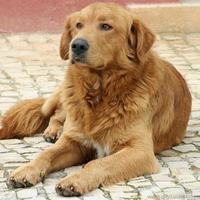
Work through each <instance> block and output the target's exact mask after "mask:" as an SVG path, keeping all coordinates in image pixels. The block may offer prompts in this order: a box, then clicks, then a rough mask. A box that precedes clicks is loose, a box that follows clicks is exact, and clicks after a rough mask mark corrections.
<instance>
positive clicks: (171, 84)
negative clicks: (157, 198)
mask: <svg viewBox="0 0 200 200" xmlns="http://www.w3.org/2000/svg"><path fill="white" fill-rule="evenodd" d="M154 41H155V35H154V34H153V33H152V31H151V30H150V29H149V28H148V27H147V26H146V25H145V24H143V23H142V22H141V21H140V20H138V19H137V18H136V17H135V16H134V15H133V14H132V13H131V12H130V11H128V10H127V9H125V8H124V7H122V6H120V5H118V4H115V3H93V4H91V5H89V6H87V7H85V8H84V9H83V10H81V11H80V12H76V13H73V14H71V15H69V16H68V17H67V19H66V23H65V28H64V31H63V34H62V38H61V42H60V55H61V58H62V59H64V60H66V59H69V61H70V64H69V68H68V69H67V72H66V76H65V79H64V81H63V83H62V84H61V85H60V86H59V87H58V88H57V89H56V90H55V92H54V93H53V94H52V95H51V96H50V97H49V98H48V99H43V98H38V99H32V100H25V101H22V102H19V103H17V104H16V105H14V106H13V107H11V109H10V110H8V112H7V113H5V115H4V116H3V117H2V128H1V130H0V137H1V139H5V138H13V137H18V138H20V137H24V136H29V135H34V134H36V133H39V132H41V131H42V132H44V137H45V138H46V140H47V141H50V142H55V141H56V140H57V139H58V138H59V139H58V140H57V141H56V143H55V144H54V145H53V146H52V147H50V148H49V149H47V150H45V151H43V152H42V153H41V154H40V155H39V156H38V157H37V158H36V159H34V160H33V161H31V162H30V163H28V164H26V165H24V166H21V167H19V168H18V169H17V170H15V171H14V172H12V173H11V175H10V178H9V182H10V184H11V185H13V187H14V188H18V187H29V186H32V185H35V184H36V183H38V182H39V181H41V180H42V179H43V178H44V177H45V176H47V175H48V174H49V173H50V172H53V171H57V170H61V169H64V168H66V167H70V166H72V165H79V164H83V163H87V164H86V165H85V167H84V168H83V169H82V170H81V171H79V172H77V173H74V174H72V175H69V176H67V177H65V178H63V179H62V180H60V181H59V182H58V183H57V185H56V191H57V192H58V193H59V194H60V195H63V196H79V195H83V194H85V193H88V192H90V191H92V190H94V189H96V188H98V187H99V186H102V185H104V186H107V185H110V184H114V183H117V182H119V181H124V180H127V179H130V178H133V177H137V176H141V175H145V174H154V173H157V172H158V171H159V164H158V161H157V159H156V157H155V154H157V153H159V152H161V151H162V150H164V149H168V148H170V147H172V146H173V145H177V144H179V143H180V142H181V140H182V138H183V137H184V135H185V132H186V127H187V123H188V120H189V116H190V112H191V95H190V92H189V90H188V87H187V85H186V82H185V80H184V79H183V77H182V76H181V75H180V73H179V72H178V71H177V70H176V69H175V68H174V67H173V66H172V65H171V64H170V63H169V62H167V61H164V60H162V59H161V58H159V57H158V56H157V55H156V54H155V53H154V52H153V51H152V50H151V47H152V45H153V43H154ZM61 130H62V134H61V136H60V132H61ZM59 136H60V137H59Z"/></svg>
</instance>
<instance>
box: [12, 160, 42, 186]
mask: <svg viewBox="0 0 200 200" xmlns="http://www.w3.org/2000/svg"><path fill="white" fill-rule="evenodd" d="M43 177H44V173H43V172H41V171H40V170H39V169H38V168H37V167H35V166H34V165H31V164H30V163H29V164H27V165H24V166H22V167H19V168H18V169H17V170H15V171H14V172H12V173H11V174H10V177H9V183H10V184H11V185H12V186H13V188H24V187H31V186H33V185H35V184H36V183H38V182H39V181H41V179H42V178H43Z"/></svg>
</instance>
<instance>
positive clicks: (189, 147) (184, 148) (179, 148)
mask: <svg viewBox="0 0 200 200" xmlns="http://www.w3.org/2000/svg"><path fill="white" fill-rule="evenodd" d="M172 149H174V150H176V151H180V152H183V153H185V152H191V151H198V149H197V148H196V147H195V146H194V145H192V144H187V145H180V146H176V147H172Z"/></svg>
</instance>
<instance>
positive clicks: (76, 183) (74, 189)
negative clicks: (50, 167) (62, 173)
mask: <svg viewBox="0 0 200 200" xmlns="http://www.w3.org/2000/svg"><path fill="white" fill-rule="evenodd" d="M93 186H94V187H93ZM93 189H95V183H94V182H90V180H89V178H86V177H85V176H84V174H83V173H82V172H77V173H75V174H72V175H69V176H67V177H65V178H64V179H62V180H60V181H59V182H58V183H57V185H56V187H55V190H56V192H57V193H58V194H60V195H62V196H65V197H70V196H80V195H83V194H86V193H88V192H90V191H91V190H93Z"/></svg>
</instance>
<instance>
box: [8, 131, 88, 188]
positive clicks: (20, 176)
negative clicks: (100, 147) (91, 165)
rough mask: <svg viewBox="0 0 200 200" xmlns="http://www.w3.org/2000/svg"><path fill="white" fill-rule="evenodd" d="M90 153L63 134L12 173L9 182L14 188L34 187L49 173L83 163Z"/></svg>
mask: <svg viewBox="0 0 200 200" xmlns="http://www.w3.org/2000/svg"><path fill="white" fill-rule="evenodd" d="M90 153H91V151H90V150H89V149H86V148H84V147H81V146H80V145H79V144H78V143H77V142H75V141H72V140H70V139H69V138H68V137H66V136H65V135H64V134H63V135H62V137H61V138H60V139H59V140H58V141H57V142H56V143H55V144H54V145H53V146H52V147H51V148H50V149H47V150H45V151H43V152H42V153H41V154H40V155H39V156H38V157H37V158H36V159H35V160H33V161H31V162H30V163H28V164H26V165H24V166H21V167H19V168H18V169H17V170H15V171H14V172H12V173H11V175H10V178H9V182H10V184H11V185H12V186H13V187H14V188H19V187H29V186H32V185H35V184H36V183H38V182H39V181H41V180H42V179H43V178H44V177H45V176H46V175H47V174H48V173H50V172H53V171H57V170H60V169H64V168H66V167H69V166H72V165H76V164H82V163H84V161H85V160H86V159H89V158H88V157H89V156H90Z"/></svg>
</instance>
